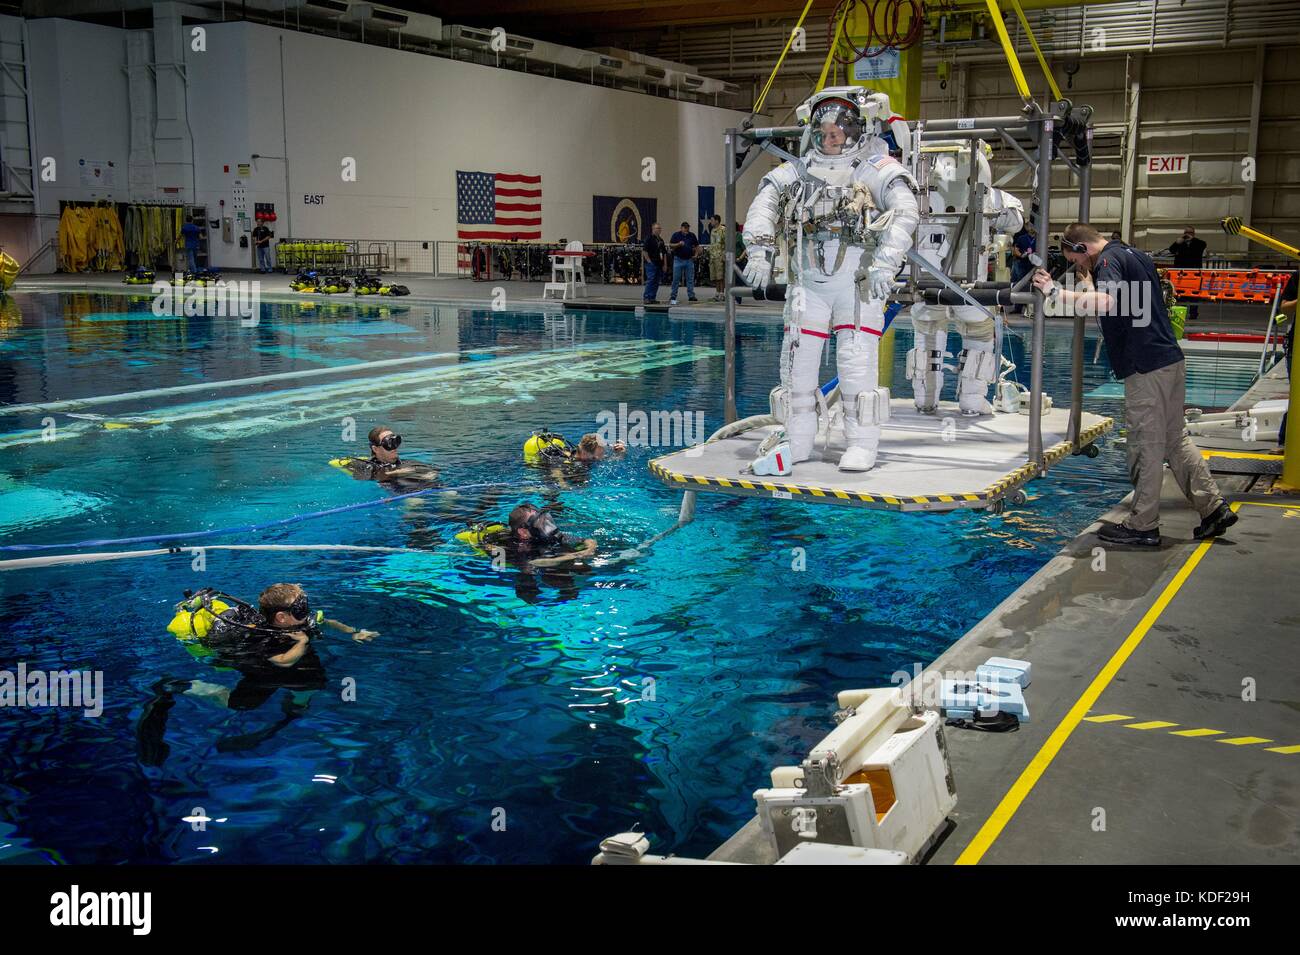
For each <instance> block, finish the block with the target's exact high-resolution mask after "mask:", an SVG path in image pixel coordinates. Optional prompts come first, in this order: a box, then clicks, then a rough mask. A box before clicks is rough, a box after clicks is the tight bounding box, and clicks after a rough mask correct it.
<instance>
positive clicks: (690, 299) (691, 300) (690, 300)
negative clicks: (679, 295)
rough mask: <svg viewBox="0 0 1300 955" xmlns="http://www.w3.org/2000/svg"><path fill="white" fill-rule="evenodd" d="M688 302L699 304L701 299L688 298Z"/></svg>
mask: <svg viewBox="0 0 1300 955" xmlns="http://www.w3.org/2000/svg"><path fill="white" fill-rule="evenodd" d="M686 301H688V302H698V301H699V299H698V298H688V299H687V300H686Z"/></svg>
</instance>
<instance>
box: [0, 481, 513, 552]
mask: <svg viewBox="0 0 1300 955" xmlns="http://www.w3.org/2000/svg"><path fill="white" fill-rule="evenodd" d="M503 486H504V485H502V484H501V483H499V482H498V483H493V484H466V485H463V486H462V487H429V488H425V489H424V490H422V491H408V492H407V493H405V494H395V495H393V496H392V497H383V498H380V499H379V500H377V501H361V502H360V503H357V504H346V505H344V506H343V507H331V508H329V509H328V510H325V511H313V512H312V513H310V514H297V515H295V516H293V517H284V518H281V519H280V520H278V521H267V522H266V523H264V524H247V525H244V526H243V527H221V528H217V529H216V530H210V531H191V532H188V533H184V534H151V535H148V536H146V537H114V538H106V539H102V540H87V541H76V542H75V543H71V544H5V545H3V546H0V551H32V550H61V549H67V548H81V547H110V546H113V545H116V544H152V543H155V542H159V541H177V540H184V541H190V540H200V539H202V538H205V537H222V536H224V535H226V534H251V533H254V532H256V531H264V530H267V529H268V528H272V527H284V526H286V525H289V524H297V523H299V522H300V521H310V520H314V519H315V518H317V517H327V516H329V515H330V514H342V513H343V512H344V511H358V510H361V509H362V508H366V507H379V506H380V505H383V504H391V503H393V502H394V501H402V500H406V499H407V498H412V497H420V496H422V495H425V494H436V493H439V492H442V493H446V492H447V491H467V490H470V489H471V488H476V487H503Z"/></svg>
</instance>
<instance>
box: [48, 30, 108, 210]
mask: <svg viewBox="0 0 1300 955" xmlns="http://www.w3.org/2000/svg"><path fill="white" fill-rule="evenodd" d="M27 25H28V36H29V37H30V42H31V47H30V50H29V53H28V55H29V57H30V64H31V87H30V95H31V97H32V112H33V114H34V115H35V117H36V136H35V139H36V156H37V166H38V169H39V167H40V163H41V159H43V158H44V157H52V158H53V159H54V160H55V162H56V166H55V172H56V178H55V180H54V181H53V182H49V181H45V180H42V181H40V182H39V183H38V189H39V192H40V199H41V211H42V212H46V213H51V212H52V213H57V212H58V206H59V201H60V200H63V199H67V200H71V199H77V200H93V199H104V198H110V199H113V200H114V201H117V202H124V201H126V199H127V177H126V171H127V168H126V161H127V154H128V152H129V151H130V123H129V119H130V116H129V114H128V112H127V108H126V102H127V96H126V73H125V72H123V69H124V67H125V65H126V44H125V40H124V35H123V31H121V30H118V29H114V28H113V27H103V26H98V25H96V24H93V23H78V22H74V21H72V20H55V19H50V20H29V21H28V24H27ZM82 159H95V160H111V161H112V162H113V163H114V164H115V172H114V175H115V179H116V185H115V187H114V188H112V189H103V188H100V189H96V188H92V187H90V186H85V185H83V184H82V181H81V173H80V167H79V165H78V162H79V160H82Z"/></svg>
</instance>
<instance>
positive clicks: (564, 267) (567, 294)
mask: <svg viewBox="0 0 1300 955" xmlns="http://www.w3.org/2000/svg"><path fill="white" fill-rule="evenodd" d="M582 251H583V249H582V243H581V242H579V241H578V240H576V239H575V240H573V241H572V242H570V243H569V244H568V245H566V246H565V247H564V253H556V254H554V255H552V256H551V280H550V281H549V282H547V283H546V287H545V288H543V289H542V298H543V299H546V298H550V296H551V293H552V292H559V293H560V298H561V299H562V300H564V301H566V302H567V301H568V300H569V299H571V298H578V297H579V296H581V297H583V298H586V296H587V277H586V275H585V274H584V272H583V268H582V260H583V259H584V258H586V256H584V255H569V254H566V253H571V252H578V253H580V252H582ZM579 290H581V291H579Z"/></svg>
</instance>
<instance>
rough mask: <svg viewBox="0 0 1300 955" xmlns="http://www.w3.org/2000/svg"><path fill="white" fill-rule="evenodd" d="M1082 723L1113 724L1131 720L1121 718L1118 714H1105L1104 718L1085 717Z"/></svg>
mask: <svg viewBox="0 0 1300 955" xmlns="http://www.w3.org/2000/svg"><path fill="white" fill-rule="evenodd" d="M1083 719H1084V722H1087V723H1115V722H1118V721H1119V720H1131V719H1133V717H1131V716H1121V715H1120V714H1119V713H1107V714H1106V715H1105V716H1085V717H1084V718H1083Z"/></svg>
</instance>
